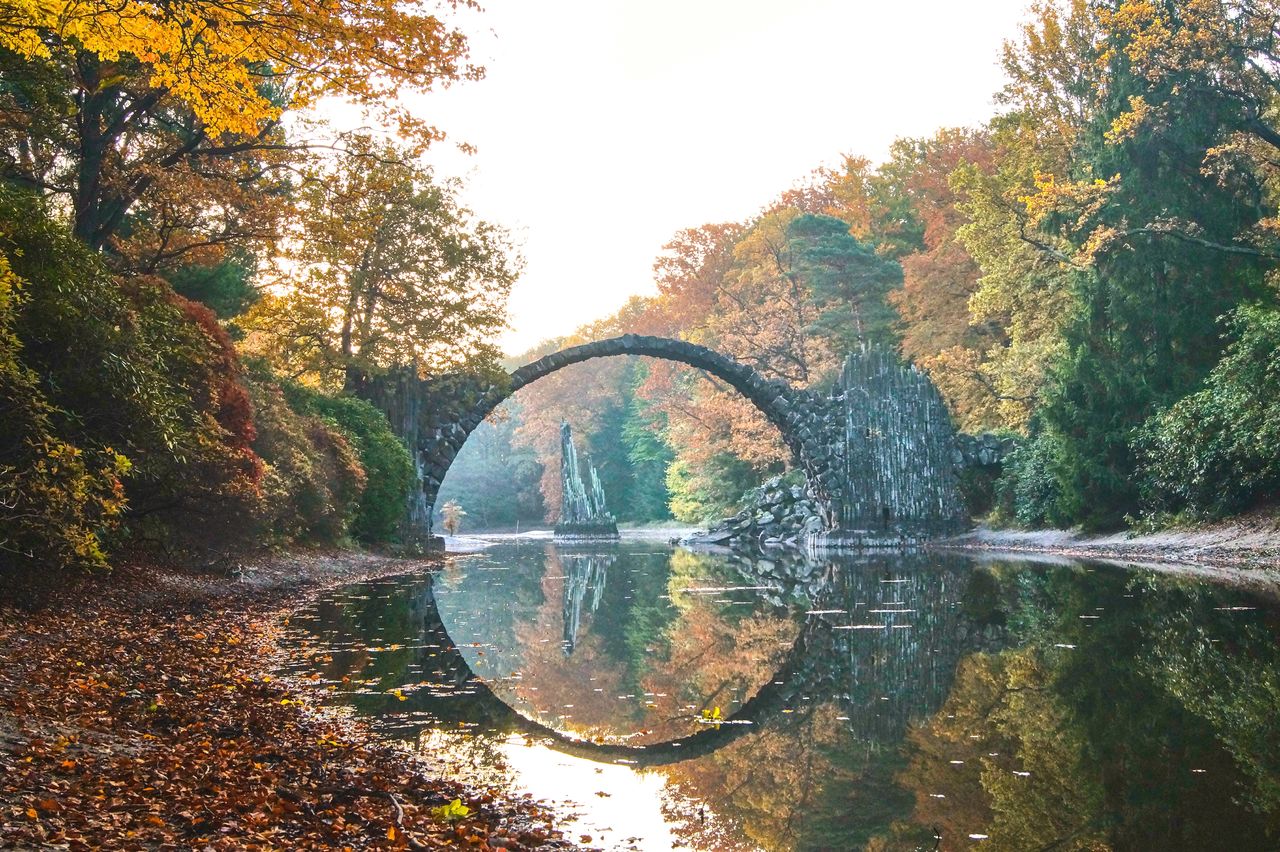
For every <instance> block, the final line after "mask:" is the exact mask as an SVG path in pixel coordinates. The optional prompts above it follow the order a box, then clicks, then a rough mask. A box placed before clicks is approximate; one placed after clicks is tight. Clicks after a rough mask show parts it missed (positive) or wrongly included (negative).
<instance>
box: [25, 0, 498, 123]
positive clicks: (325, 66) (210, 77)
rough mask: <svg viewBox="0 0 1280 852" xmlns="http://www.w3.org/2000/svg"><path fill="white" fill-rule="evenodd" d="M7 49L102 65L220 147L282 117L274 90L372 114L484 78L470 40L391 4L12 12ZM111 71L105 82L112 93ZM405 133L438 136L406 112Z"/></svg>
mask: <svg viewBox="0 0 1280 852" xmlns="http://www.w3.org/2000/svg"><path fill="white" fill-rule="evenodd" d="M0 48H4V49H7V50H10V51H13V52H15V53H17V54H18V55H20V56H24V57H27V58H29V59H47V58H52V57H54V56H55V55H57V54H62V55H65V56H75V55H77V54H80V53H88V54H93V55H95V56H96V57H97V58H98V60H99V61H100V62H102V63H106V64H107V65H109V66H116V68H115V69H114V70H115V71H116V73H117V74H121V75H124V74H128V73H129V71H130V69H131V66H132V65H133V63H138V64H140V65H141V66H142V67H143V68H144V69H145V73H146V74H147V76H148V79H149V84H150V86H151V87H152V88H153V89H157V90H160V91H162V92H164V93H167V94H169V95H171V96H173V97H175V98H177V99H179V100H181V101H183V102H184V103H186V104H187V105H188V106H189V107H190V108H191V110H192V111H193V112H194V113H195V115H196V116H197V118H198V119H199V120H200V122H201V123H202V124H203V125H204V127H205V129H206V131H207V132H208V134H209V135H210V136H217V135H219V134H221V133H235V134H254V133H256V132H257V131H258V129H259V128H260V127H261V125H262V123H263V122H264V121H268V120H271V119H274V118H275V117H277V116H278V115H279V114H280V111H281V108H282V104H280V103H279V102H273V101H272V96H271V94H270V92H269V91H268V88H267V87H266V86H265V85H264V84H265V83H267V82H270V81H271V80H272V79H273V78H277V77H285V78H287V80H286V79H280V80H276V82H282V83H286V84H287V86H288V88H289V93H290V101H289V104H288V106H304V105H307V104H310V103H313V102H314V101H315V99H316V98H318V97H321V96H324V95H342V96H344V97H347V98H350V99H352V100H354V101H357V102H360V103H365V104H378V103H380V102H382V101H384V100H390V99H391V96H392V95H393V94H394V93H395V92H396V90H397V89H398V88H399V87H400V85H402V84H408V85H410V86H414V87H418V88H428V87H430V85H431V84H432V83H433V82H435V81H437V80H439V79H445V80H449V79H455V78H457V77H459V76H466V77H476V76H478V75H479V73H480V72H479V70H478V69H476V68H472V67H470V66H465V64H464V63H465V58H466V52H467V47H466V39H465V37H463V36H462V34H461V33H458V32H457V31H455V30H451V29H449V28H448V27H446V26H445V25H444V24H443V23H442V22H441V21H440V19H439V18H437V17H436V16H434V15H431V14H427V13H425V12H424V11H422V10H421V7H419V6H417V5H416V4H401V3H394V2H389V0H335V2H318V0H266V2H260V3H249V2H244V0H232V1H231V2H225V3H215V2H210V0H174V2H158V0H121V2H107V0H6V3H5V4H4V8H3V11H0ZM111 70H112V69H108V70H107V73H104V74H103V75H102V80H103V85H111V84H112V81H113V75H112V73H111ZM396 115H397V117H398V118H399V119H400V129H401V130H402V131H403V132H412V131H414V130H418V131H426V132H427V133H426V135H428V136H430V135H432V134H433V133H434V131H432V130H431V129H430V128H426V127H425V126H423V125H421V124H420V123H419V122H416V121H415V120H414V119H413V118H412V117H411V116H409V115H408V114H407V113H406V112H403V111H398V112H396Z"/></svg>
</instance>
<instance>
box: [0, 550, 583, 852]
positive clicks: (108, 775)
mask: <svg viewBox="0 0 1280 852" xmlns="http://www.w3.org/2000/svg"><path fill="white" fill-rule="evenodd" d="M437 562H438V559H437V560H436V561H435V562H433V561H429V560H416V561H405V560H397V559H389V558H384V557H378V556H371V555H367V554H356V553H345V552H341V553H328V554H326V553H310V554H295V555H291V556H290V557H288V558H280V559H274V560H268V561H265V562H260V563H255V564H250V565H246V566H243V569H242V570H241V571H240V572H238V573H237V575H236V576H233V577H210V576H204V575H198V574H193V573H185V572H181V571H173V570H166V569H160V568H156V567H154V566H142V565H133V566H128V567H123V568H120V569H117V571H116V572H115V573H113V574H111V575H110V576H100V577H80V578H77V579H75V580H74V581H66V580H61V581H58V582H55V583H50V584H47V586H46V588H45V590H44V592H43V593H42V595H41V599H40V600H39V602H38V603H37V604H35V605H33V603H32V601H31V600H30V599H29V596H24V595H23V594H20V593H19V592H20V591H21V590H18V589H15V588H13V587H10V588H4V589H0V593H2V594H3V595H4V597H5V598H7V599H9V600H11V601H12V600H14V599H17V600H20V601H22V603H23V606H22V607H21V608H20V607H18V606H15V605H14V604H13V603H5V604H0V848H19V849H30V848H37V847H38V848H64V849H96V848H107V849H110V848H117V849H125V848H127V849H146V848H150V849H160V848H163V849H189V848H194V849H218V850H221V849H344V848H346V849H375V848H376V849H428V848H447V847H463V848H473V849H552V848H564V847H566V846H567V845H568V844H566V843H564V842H563V841H561V840H559V838H558V834H557V833H556V832H554V831H553V830H551V829H550V825H549V820H550V818H549V816H548V815H546V814H545V813H543V812H542V811H541V810H540V809H538V808H537V807H536V806H534V805H533V804H532V803H528V802H511V801H503V800H502V798H501V797H500V796H498V795H497V794H495V793H494V792H493V791H484V790H473V789H465V788H463V787H461V786H459V785H456V784H453V783H451V782H449V781H448V780H447V779H440V778H435V777H431V776H430V774H429V773H428V772H427V771H426V770H425V768H424V767H423V766H422V764H421V763H420V762H418V761H416V760H415V759H413V758H412V757H411V756H410V755H408V754H407V753H406V752H405V751H403V750H402V749H399V748H397V747H395V746H393V745H389V744H386V743H383V742H380V741H378V740H376V739H375V738H374V737H372V736H370V735H369V734H368V732H367V731H366V730H365V729H364V728H362V727H361V726H360V725H359V724H358V723H357V722H355V721H353V720H351V719H350V718H348V717H344V716H341V715H340V714H337V713H334V712H331V711H328V710H326V709H324V708H320V707H317V706H315V705H316V700H315V696H314V695H311V694H308V693H307V692H306V691H305V690H303V689H300V688H297V687H293V686H290V685H287V684H282V683H280V682H279V681H277V680H275V679H273V678H272V677H271V675H270V669H271V664H272V660H273V658H274V653H275V647H274V637H275V631H276V630H277V628H278V625H279V624H280V616H281V614H282V613H283V612H287V611H290V610H291V609H292V608H293V607H296V606H297V605H298V604H299V603H300V602H301V601H302V600H304V599H305V598H306V597H307V596H309V595H313V594H315V593H317V592H318V591H319V590H321V589H323V588H326V587H329V586H333V585H338V584H342V583H347V582H353V581H355V580H358V579H361V578H365V577H371V576H380V575H383V576H384V575H388V574H401V573H406V572H409V571H420V570H430V569H431V568H433V567H434V565H435V564H437ZM455 799H456V800H460V804H461V805H462V806H464V807H465V808H467V809H468V813H467V815H466V816H465V817H461V818H453V819H450V818H447V816H446V814H445V813H442V812H441V811H439V810H437V812H436V813H435V814H433V813H432V809H433V808H436V809H438V808H441V807H442V806H446V805H448V804H449V803H450V802H451V801H453V800H455ZM454 810H455V812H456V810H457V809H454Z"/></svg>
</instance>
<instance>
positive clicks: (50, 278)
mask: <svg viewBox="0 0 1280 852" xmlns="http://www.w3.org/2000/svg"><path fill="white" fill-rule="evenodd" d="M0 253H3V254H5V255H6V256H7V257H8V258H9V262H10V263H11V265H12V272H13V274H14V275H15V276H16V277H17V278H19V279H21V281H22V300H21V303H20V304H18V303H16V302H14V303H13V304H11V305H10V307H9V309H8V310H9V313H10V317H9V319H8V320H7V322H8V328H9V333H10V334H11V336H12V340H13V345H11V346H9V347H8V348H9V350H10V355H9V356H8V361H9V362H10V363H9V364H8V366H7V373H8V378H7V381H8V382H9V386H10V388H11V389H12V388H18V387H21V386H22V385H23V384H24V383H25V384H27V385H30V393H28V394H27V395H26V397H27V401H25V402H24V403H23V404H25V405H26V406H27V407H28V409H29V410H28V412H27V414H26V417H25V420H26V422H27V424H28V425H27V427H26V430H27V431H28V432H29V433H30V432H31V431H32V430H35V432H40V431H41V430H43V431H44V432H45V433H46V436H47V438H48V439H47V440H46V439H37V438H34V437H32V435H31V434H28V435H27V436H26V437H24V438H22V439H21V441H20V442H16V441H15V439H13V438H12V437H11V438H9V439H8V441H9V443H10V444H11V445H14V444H16V443H21V445H22V446H25V447H27V450H26V453H27V455H25V456H24V457H23V458H21V459H18V458H16V457H15V460H14V462H11V463H10V464H11V467H13V471H12V475H13V476H14V477H21V478H24V479H25V480H27V481H30V480H31V478H32V477H39V476H40V475H41V474H40V471H41V469H42V468H41V467H40V465H41V463H42V462H41V459H42V458H44V459H45V461H44V464H45V467H44V470H45V471H46V474H45V475H46V476H52V475H54V474H55V470H56V475H58V476H69V477H72V479H73V480H75V481H76V482H78V485H76V486H73V485H72V484H71V481H70V480H68V481H66V482H64V483H63V484H62V486H59V487H58V488H56V489H55V490H56V491H58V493H63V494H71V495H76V494H78V495H80V496H79V497H74V496H73V497H71V502H70V503H64V504H63V506H64V511H63V521H62V522H61V523H63V524H65V530H64V533H63V534H62V535H60V534H58V533H57V532H56V530H55V529H54V527H55V526H57V524H54V523H50V524H49V525H46V526H45V527H44V530H45V533H44V534H45V535H48V536H51V537H52V538H49V539H48V542H53V541H54V540H57V539H62V538H69V539H70V540H74V541H79V542H80V550H82V551H84V552H85V553H86V554H88V561H90V562H101V561H102V558H103V557H102V555H101V534H102V533H104V532H106V531H107V529H108V528H109V527H110V526H111V525H112V524H111V523H101V522H98V521H94V522H91V523H90V524H89V526H84V525H82V524H80V523H79V522H78V521H77V520H76V517H75V516H76V514H77V512H76V511H75V510H73V508H72V506H73V505H74V504H76V503H77V502H78V503H81V504H83V505H84V506H85V508H86V511H88V513H89V515H90V516H93V515H99V516H100V519H99V520H100V521H105V520H111V521H114V520H115V519H116V517H117V516H118V515H120V511H121V510H122V509H124V507H125V503H126V500H127V506H128V508H127V513H125V515H124V518H125V520H126V521H127V523H128V528H127V532H128V533H129V534H131V535H132V536H133V537H134V538H135V539H136V538H139V537H146V538H159V539H161V540H162V541H164V543H165V544H166V545H174V546H182V545H183V543H184V539H189V538H191V535H192V533H195V532H199V533H201V534H203V535H204V536H205V537H206V538H209V539H211V540H213V539H221V538H223V537H224V534H229V533H232V532H236V531H238V530H240V529H242V528H244V527H245V526H246V525H245V523H244V521H246V520H247V519H249V518H250V517H251V513H252V509H253V508H254V506H255V505H256V501H257V499H258V496H259V494H258V480H259V478H260V476H261V465H260V462H259V460H258V458H257V456H256V455H255V454H254V453H253V451H252V449H251V448H250V441H251V440H252V436H253V425H252V414H251V411H250V409H249V408H248V406H247V397H245V396H244V394H243V388H241V387H240V384H239V366H238V363H237V362H236V360H235V355H234V352H233V351H232V350H231V348H230V342H229V340H227V339H226V336H225V334H222V332H221V329H220V328H219V327H218V325H217V323H216V322H215V321H214V320H213V318H212V315H211V314H209V313H208V311H207V310H205V309H204V308H202V307H200V306H198V305H195V304H193V303H190V302H187V301H186V300H184V299H181V298H180V297H178V296H176V295H175V294H173V293H172V291H171V290H169V288H168V287H167V285H165V284H164V283H163V282H161V281H158V280H147V279H119V278H116V277H114V276H112V275H111V273H110V272H108V271H107V269H106V268H105V267H104V266H103V264H102V262H101V260H100V258H99V257H98V256H97V255H96V254H95V253H94V252H92V251H91V250H89V249H88V248H87V247H85V246H84V245H83V244H82V243H80V242H79V241H77V240H76V239H75V238H74V237H73V236H72V235H71V234H70V233H69V231H68V230H67V229H66V228H65V227H64V226H62V225H60V224H58V223H56V222H54V221H53V220H52V219H51V218H50V217H49V216H48V215H47V214H46V212H45V210H44V209H43V207H42V206H41V204H40V202H39V201H38V200H37V199H35V198H34V197H32V196H30V195H28V194H24V193H20V192H16V191H14V190H11V189H6V188H0ZM10 393H11V394H12V393H21V391H16V390H10ZM37 409H40V411H42V413H39V412H37ZM22 419H23V418H22V417H19V416H17V415H11V416H7V417H6V426H7V425H8V424H9V423H14V424H18V423H19V421H21V420H22ZM41 423H43V424H45V425H40V424H41ZM13 428H14V429H17V428H18V427H17V426H16V425H15V427H13ZM39 447H44V448H45V449H36V448H39ZM66 448H71V449H74V450H76V452H71V449H66ZM51 454H54V455H57V457H58V458H60V459H61V462H60V463H58V464H56V465H55V464H53V463H52V462H50V461H48V458H49V456H50V455H51ZM117 456H120V458H117ZM73 459H74V461H73ZM77 465H83V466H84V472H83V474H79V475H78V474H75V473H73V471H74V470H75V469H76V466H77ZM126 473H127V475H125V474H126ZM85 477H89V478H87V479H86V478H85ZM113 480H122V484H123V493H120V485H121V482H119V481H113ZM108 495H109V496H108ZM93 506H97V508H96V509H95V508H90V507H93ZM197 515H198V516H199V518H200V523H198V524H195V523H191V522H190V521H191V519H192V517H193V516H197ZM218 543H219V544H222V543H223V542H221V541H219V542H218ZM95 548H96V551H95ZM74 549H75V548H73V550H74ZM35 550H37V551H39V557H40V558H41V559H44V560H46V561H49V562H55V563H59V564H65V563H67V562H72V561H79V560H76V559H71V558H69V556H68V553H67V551H66V549H65V548H61V547H57V546H54V545H53V544H51V543H50V544H48V550H47V551H46V550H45V549H44V548H35Z"/></svg>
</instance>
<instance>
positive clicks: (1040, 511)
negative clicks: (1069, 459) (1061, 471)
mask: <svg viewBox="0 0 1280 852" xmlns="http://www.w3.org/2000/svg"><path fill="white" fill-rule="evenodd" d="M1059 451H1060V448H1059V445H1058V441H1057V440H1056V439H1055V438H1054V437H1053V435H1051V434H1050V433H1047V432H1041V433H1040V434H1038V435H1035V436H1033V437H1032V438H1030V439H1028V440H1026V441H1023V442H1021V443H1019V444H1018V446H1016V447H1015V448H1014V449H1013V451H1012V452H1011V453H1009V456H1008V457H1007V458H1006V459H1005V461H1004V470H1003V471H1002V472H1001V474H1000V478H999V479H998V480H996V483H995V510H994V512H993V518H992V520H993V521H995V522H996V523H1011V524H1017V525H1018V526H1023V527H1043V526H1065V525H1068V524H1069V523H1070V517H1069V515H1068V513H1066V512H1064V511H1063V510H1062V497H1061V494H1062V490H1061V486H1060V483H1059V480H1058V470H1057V469H1058V453H1059Z"/></svg>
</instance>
